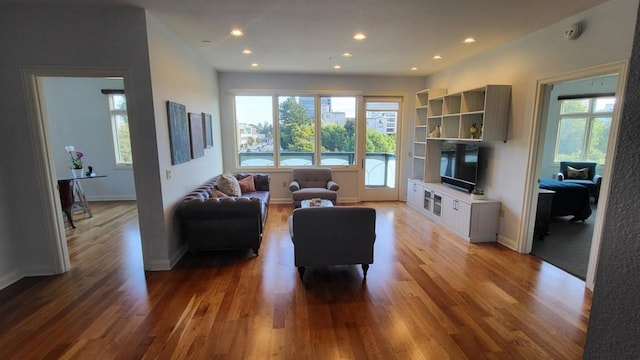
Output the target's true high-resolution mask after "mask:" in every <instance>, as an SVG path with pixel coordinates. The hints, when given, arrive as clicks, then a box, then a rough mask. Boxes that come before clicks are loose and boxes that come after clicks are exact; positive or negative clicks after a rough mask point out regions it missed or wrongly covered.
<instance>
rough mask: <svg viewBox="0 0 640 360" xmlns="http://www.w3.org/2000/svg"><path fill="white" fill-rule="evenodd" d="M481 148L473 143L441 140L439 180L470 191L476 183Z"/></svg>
mask: <svg viewBox="0 0 640 360" xmlns="http://www.w3.org/2000/svg"><path fill="white" fill-rule="evenodd" d="M481 157H482V149H481V147H480V146H478V144H474V143H459V142H458V143H456V142H447V141H445V142H443V143H442V150H441V157H440V180H441V182H442V183H443V184H449V185H452V186H455V187H457V188H460V189H462V190H465V191H468V192H471V191H472V190H473V188H474V187H475V186H476V184H477V183H478V168H479V165H478V164H479V161H480V160H481Z"/></svg>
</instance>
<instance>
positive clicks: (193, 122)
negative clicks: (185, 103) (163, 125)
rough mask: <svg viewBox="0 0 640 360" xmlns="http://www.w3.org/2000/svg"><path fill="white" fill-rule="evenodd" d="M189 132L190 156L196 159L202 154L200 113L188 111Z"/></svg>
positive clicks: (202, 138)
mask: <svg viewBox="0 0 640 360" xmlns="http://www.w3.org/2000/svg"><path fill="white" fill-rule="evenodd" d="M189 134H190V135H191V158H192V159H196V158H199V157H202V156H204V132H203V131H202V114H200V113H189Z"/></svg>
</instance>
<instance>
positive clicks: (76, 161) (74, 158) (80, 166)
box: [64, 145, 84, 178]
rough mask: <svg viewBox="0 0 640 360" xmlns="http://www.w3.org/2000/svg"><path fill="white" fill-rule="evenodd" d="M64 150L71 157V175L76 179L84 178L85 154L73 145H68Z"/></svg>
mask: <svg viewBox="0 0 640 360" xmlns="http://www.w3.org/2000/svg"><path fill="white" fill-rule="evenodd" d="M64 149H65V150H66V151H67V152H68V153H69V157H71V174H72V175H73V177H74V178H79V177H82V176H83V175H84V163H83V162H82V158H83V157H84V154H83V153H82V151H76V149H75V148H74V147H73V145H67V146H65V147H64Z"/></svg>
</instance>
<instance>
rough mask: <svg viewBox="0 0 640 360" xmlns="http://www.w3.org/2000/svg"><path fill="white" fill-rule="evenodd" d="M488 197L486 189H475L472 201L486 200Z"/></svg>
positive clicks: (472, 193) (472, 192)
mask: <svg viewBox="0 0 640 360" xmlns="http://www.w3.org/2000/svg"><path fill="white" fill-rule="evenodd" d="M486 198H487V196H486V195H485V194H484V189H482V188H478V187H475V188H473V190H472V191H471V200H484V199H486Z"/></svg>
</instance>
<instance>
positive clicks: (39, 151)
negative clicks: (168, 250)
mask: <svg viewBox="0 0 640 360" xmlns="http://www.w3.org/2000/svg"><path fill="white" fill-rule="evenodd" d="M20 73H21V77H22V82H23V86H24V91H25V102H26V104H25V105H26V109H27V121H28V124H29V129H30V133H31V141H32V144H33V147H32V149H33V151H34V158H35V160H36V162H37V163H38V164H44V166H37V167H35V172H34V176H35V178H36V181H37V184H38V189H36V190H37V191H38V192H39V193H40V194H42V197H41V198H40V199H41V203H40V204H39V205H40V206H41V207H42V211H43V214H44V221H43V224H42V225H43V226H44V227H45V236H46V238H47V239H48V249H47V250H46V251H47V254H48V255H49V256H50V260H51V268H50V269H49V268H46V267H41V268H40V267H38V268H31V269H30V270H29V271H25V273H26V274H29V275H51V274H57V273H64V272H67V271H69V270H70V268H71V263H70V261H69V250H68V248H67V241H66V233H65V225H64V220H63V218H62V212H61V211H60V210H59V209H60V207H61V205H60V200H59V198H58V196H57V191H58V190H57V188H56V185H57V182H56V181H55V179H54V176H53V173H54V170H53V168H54V166H53V164H52V160H51V159H52V157H51V156H50V155H49V153H48V149H49V146H48V144H49V139H48V138H49V136H48V125H47V120H46V114H45V113H44V112H43V110H44V109H45V107H44V102H43V101H42V100H41V94H40V91H41V90H40V89H41V86H39V80H38V79H39V78H41V77H46V76H58V77H114V76H115V77H121V78H123V79H124V85H125V86H124V87H125V89H126V90H127V92H128V98H127V99H128V104H127V106H128V109H127V111H128V113H129V117H130V118H135V115H136V104H135V102H134V101H132V100H134V99H135V96H134V94H133V92H134V86H133V84H132V83H131V69H127V68H111V67H90V66H21V67H20ZM35 206H38V205H37V204H36V205H35ZM141 245H142V255H143V262H144V263H145V268H146V264H147V262H148V260H149V259H151V255H150V249H151V243H150V242H149V240H147V241H145V239H144V238H142V239H141Z"/></svg>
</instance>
